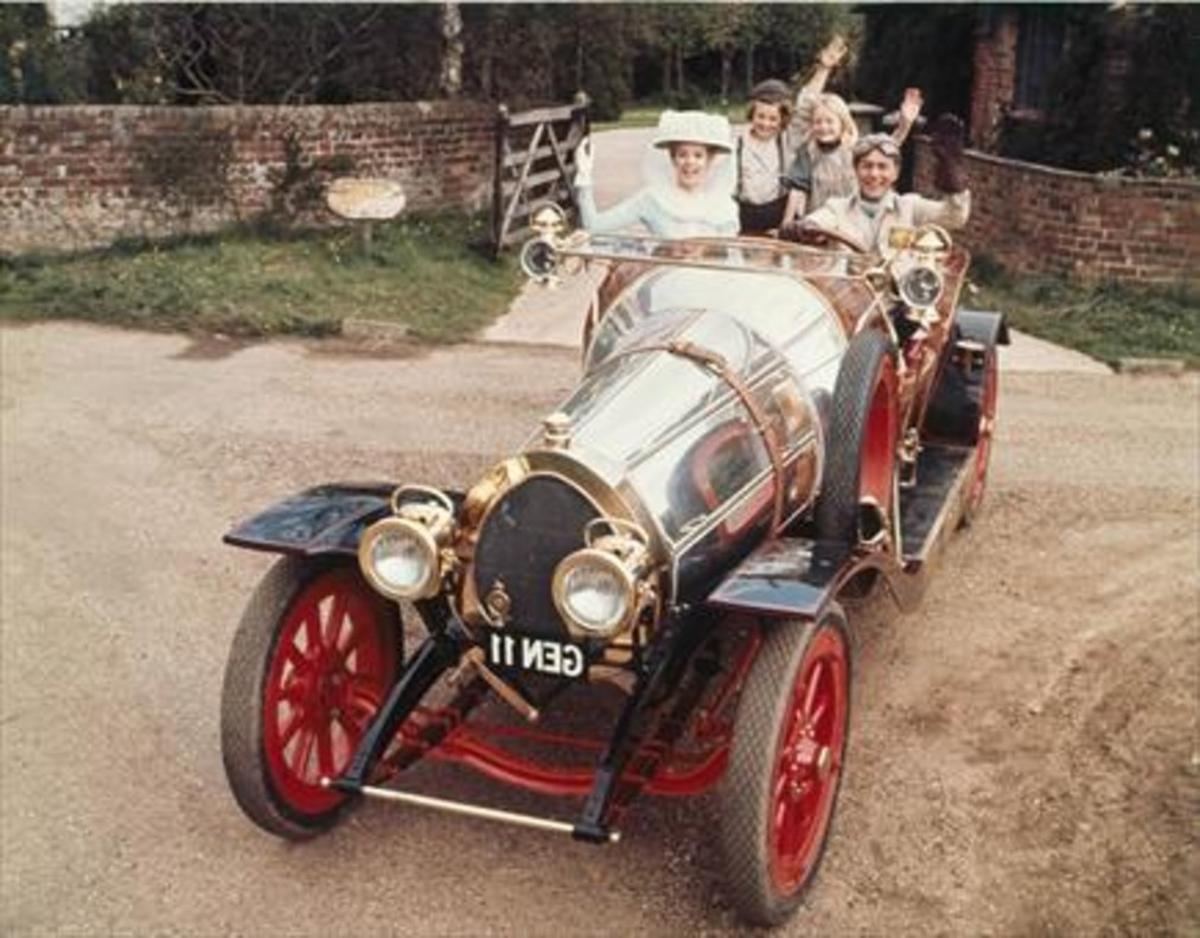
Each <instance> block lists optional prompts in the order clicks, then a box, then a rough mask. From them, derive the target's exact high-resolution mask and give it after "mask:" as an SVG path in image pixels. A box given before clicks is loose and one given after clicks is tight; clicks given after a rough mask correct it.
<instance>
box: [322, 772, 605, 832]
mask: <svg viewBox="0 0 1200 938" xmlns="http://www.w3.org/2000/svg"><path fill="white" fill-rule="evenodd" d="M321 786H322V787H323V788H333V789H336V790H338V791H344V792H347V793H351V794H357V795H366V796H367V797H368V798H379V799H381V800H383V801H399V802H401V803H402V804H410V805H415V806H417V807H419V808H432V809H433V810H434V811H445V812H447V813H448V814H462V815H466V816H467V817H474V818H482V819H483V820H485V821H503V822H504V823H506V824H514V825H516V826H517V827H531V828H533V829H534V830H540V831H551V832H553V833H556V834H570V835H571V836H572V837H574V838H575V839H576V840H587V841H590V842H592V843H610V844H615V843H616V842H617V841H619V840H620V839H621V833H620V831H604V832H603V833H602V835H601V836H600V837H597V836H596V835H595V834H594V833H593V832H592V831H590V830H586V831H585V830H583V829H581V828H579V827H578V826H577V825H575V824H570V823H568V822H566V821H554V820H551V819H550V818H543V817H536V816H534V815H532V814H518V813H516V812H514V811H501V810H499V809H498V808H485V807H482V806H481V805H474V804H467V803H466V802H463V801H448V800H447V799H445V798H431V797H429V796H428V795H415V794H413V793H412V792H407V791H397V790H396V789H394V788H380V787H379V786H377V785H355V784H353V783H348V782H346V781H344V780H342V779H337V780H331V779H328V778H322V779H321Z"/></svg>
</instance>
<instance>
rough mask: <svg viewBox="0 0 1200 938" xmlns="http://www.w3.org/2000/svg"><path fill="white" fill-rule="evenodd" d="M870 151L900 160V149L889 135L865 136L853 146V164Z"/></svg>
mask: <svg viewBox="0 0 1200 938" xmlns="http://www.w3.org/2000/svg"><path fill="white" fill-rule="evenodd" d="M872 150H878V151H879V152H880V153H882V154H883V155H884V156H886V157H888V158H889V159H893V160H896V161H899V159H900V148H899V147H898V146H896V141H895V140H893V139H892V137H891V135H890V134H867V135H866V136H865V137H860V138H859V140H858V142H857V143H856V144H854V151H853V154H854V162H855V163H857V162H858V161H859V160H860V159H862V158H863V157H864V156H866V155H867V154H868V153H870V152H871V151H872Z"/></svg>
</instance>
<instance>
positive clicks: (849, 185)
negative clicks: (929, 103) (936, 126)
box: [784, 36, 922, 224]
mask: <svg viewBox="0 0 1200 938" xmlns="http://www.w3.org/2000/svg"><path fill="white" fill-rule="evenodd" d="M846 51H847V46H846V42H845V40H843V39H842V38H841V37H840V36H835V37H834V38H833V40H832V41H831V42H830V43H829V44H828V45H827V46H825V48H824V49H822V50H821V52H820V54H819V55H818V56H817V64H816V68H815V69H814V71H813V75H812V77H811V78H810V79H809V80H808V82H807V84H805V86H804V87H803V88H801V89H800V93H799V94H798V95H797V96H796V114H795V119H794V123H793V126H794V127H796V129H797V138H798V140H799V147H798V149H797V151H796V158H795V161H794V162H793V163H792V166H791V168H790V169H789V170H788V173H787V176H786V180H785V181H786V184H787V185H788V186H789V188H790V189H791V194H790V197H789V199H788V205H787V209H786V211H785V213H784V224H787V223H788V222H790V221H792V220H793V219H795V218H798V217H800V216H803V215H806V214H809V213H811V212H814V211H816V210H817V209H818V208H820V207H821V206H822V205H824V204H825V203H826V202H827V201H828V200H829V199H831V198H834V197H841V196H849V195H852V194H853V193H854V192H855V189H856V186H857V180H856V177H855V174H854V159H853V154H854V145H855V143H857V142H858V125H857V124H855V122H854V117H853V116H852V115H851V114H850V108H849V107H848V106H847V104H846V102H845V101H844V100H843V99H842V98H841V97H840V96H839V95H836V94H831V93H829V92H826V91H825V83H826V82H827V81H828V80H829V75H830V73H831V72H832V71H833V70H834V69H835V68H836V67H837V66H838V64H839V63H840V62H841V61H842V59H843V58H844V57H845V55H846ZM921 104H922V97H921V91H920V89H918V88H908V89H906V90H905V92H904V100H903V102H902V103H901V105H900V120H899V122H898V123H897V125H896V129H895V131H893V133H892V139H893V141H894V142H895V144H896V146H897V147H899V146H900V145H901V144H902V143H903V142H904V140H905V138H906V137H907V136H908V132H909V130H910V129H911V128H912V126H913V124H914V123H915V122H916V120H917V118H918V117H919V116H920V113H921Z"/></svg>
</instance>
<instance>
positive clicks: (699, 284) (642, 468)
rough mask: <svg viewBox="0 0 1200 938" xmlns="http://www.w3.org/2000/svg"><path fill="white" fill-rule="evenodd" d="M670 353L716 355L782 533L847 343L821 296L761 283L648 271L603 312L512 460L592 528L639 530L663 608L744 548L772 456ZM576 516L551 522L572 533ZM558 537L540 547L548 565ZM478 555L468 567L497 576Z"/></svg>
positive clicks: (798, 286) (715, 376) (814, 452)
mask: <svg viewBox="0 0 1200 938" xmlns="http://www.w3.org/2000/svg"><path fill="white" fill-rule="evenodd" d="M673 343H675V344H678V343H687V344H690V346H692V347H697V348H700V349H703V350H705V351H706V352H708V353H711V354H713V355H715V356H719V358H720V359H721V360H722V361H723V362H724V363H725V364H726V365H727V366H728V371H729V372H730V373H731V374H732V375H733V376H734V380H735V381H736V382H737V383H739V384H741V385H742V386H743V388H744V390H745V391H746V392H748V393H749V395H751V396H752V398H753V400H754V401H755V402H756V404H757V409H758V410H759V412H760V413H761V414H762V415H763V416H765V418H766V420H767V422H768V424H769V425H770V427H771V429H772V430H773V434H774V437H775V439H776V440H777V441H778V442H779V446H778V449H779V456H780V457H781V464H782V467H783V476H784V492H785V494H784V514H783V519H784V520H787V519H789V518H793V517H795V516H796V515H797V514H798V513H799V512H801V511H803V510H804V508H805V507H806V506H808V505H809V504H810V503H811V502H812V500H813V498H815V495H816V491H817V487H818V484H819V480H820V469H821V464H822V451H823V438H822V428H821V426H820V421H819V420H818V419H817V416H816V414H817V407H818V405H817V403H816V402H815V400H814V397H815V396H817V397H819V396H820V395H822V394H825V393H827V391H828V389H829V388H831V387H832V384H833V381H834V379H835V378H836V373H837V367H838V363H839V361H840V358H841V355H842V352H843V350H844V348H845V337H844V333H843V332H842V329H841V326H840V324H839V323H838V321H837V318H836V315H835V313H834V312H833V310H832V309H831V308H830V307H829V305H828V303H827V302H826V301H825V300H824V299H823V298H822V297H821V295H820V294H819V293H817V292H816V291H815V290H812V289H811V288H809V287H808V286H806V285H805V284H803V283H802V282H799V281H798V280H796V279H795V278H792V277H787V276H778V277H772V276H770V275H764V274H763V273H761V272H758V273H757V274H756V275H755V276H754V277H753V279H748V278H746V277H743V276H739V275H738V274H736V273H734V274H730V273H728V272H720V271H709V270H684V269H664V270H659V271H653V272H651V273H649V274H647V275H645V276H644V277H643V278H641V279H640V280H638V281H636V282H635V283H634V284H633V285H632V286H631V287H630V289H629V290H628V291H627V292H626V295H625V296H624V297H623V298H622V299H620V300H619V301H618V302H617V303H616V304H614V305H613V307H612V308H611V309H610V311H609V313H608V315H607V316H606V318H605V320H604V322H603V324H602V325H601V328H600V329H599V331H598V332H597V335H596V339H595V342H594V343H593V344H592V347H591V349H590V350H589V354H588V359H587V366H586V371H585V374H584V376H583V378H582V380H581V382H580V384H579V386H578V387H577V388H576V390H575V392H574V393H573V394H572V395H571V396H570V397H569V398H568V399H567V400H566V401H565V402H564V403H563V404H562V405H561V406H560V407H559V408H558V410H557V411H556V412H555V413H554V414H553V415H552V417H551V418H550V419H549V421H548V423H547V428H546V429H545V430H543V431H541V432H539V433H537V434H535V435H534V436H533V437H532V438H531V439H530V440H529V441H528V442H527V444H526V446H525V447H524V450H523V453H522V457H520V458H523V459H525V460H534V461H537V462H539V463H542V464H545V463H546V462H547V461H549V462H551V463H553V465H554V467H555V468H554V469H553V470H552V472H553V475H555V476H557V477H558V479H559V482H560V483H562V484H567V485H571V486H573V487H576V488H577V489H578V490H579V493H580V495H581V497H582V498H583V500H584V501H586V502H588V503H590V504H591V505H592V506H593V507H594V508H595V509H596V511H597V513H598V514H609V515H616V516H620V517H623V518H625V519H627V520H629V521H632V522H635V523H636V524H638V525H640V526H641V527H642V528H643V529H644V530H645V531H646V532H647V534H648V535H649V537H650V540H651V546H652V552H653V555H654V557H655V559H656V561H657V562H658V564H659V565H660V568H661V569H662V570H663V572H664V574H665V582H664V583H663V584H662V589H663V592H664V595H665V597H666V598H668V599H673V598H678V597H683V596H688V595H692V594H695V593H696V592H698V591H703V590H704V589H706V588H707V585H708V584H710V583H711V581H712V580H713V578H714V577H716V576H719V574H721V573H722V572H723V571H724V570H726V569H728V567H729V566H730V565H731V564H732V563H734V562H736V560H737V559H738V557H739V556H740V555H741V554H742V553H744V552H745V551H746V550H748V549H749V548H750V547H752V546H753V545H754V544H755V543H757V542H758V540H759V539H761V537H762V536H763V534H764V533H765V531H766V529H767V528H768V527H769V526H770V524H771V521H772V514H773V508H774V497H775V469H774V465H773V462H772V458H771V453H770V451H769V449H768V444H767V442H766V441H765V439H764V435H763V433H762V432H760V429H759V428H758V427H756V425H755V423H754V421H753V420H752V419H751V416H752V415H751V414H750V412H749V408H748V407H747V404H746V403H745V402H744V401H743V400H742V398H741V396H740V395H739V393H738V392H737V391H736V390H735V388H734V387H733V386H731V383H730V381H729V380H727V378H726V377H724V376H722V375H721V374H719V373H717V371H715V370H714V369H713V368H709V367H705V365H704V364H703V363H702V362H699V361H697V360H695V359H694V358H688V357H686V356H681V355H679V354H676V353H674V352H673V351H671V348H670V346H671V345H672V344H673ZM597 489H601V490H602V491H598V490H597ZM605 502H607V503H608V504H607V506H604V505H603V503H605ZM531 504H532V501H531ZM579 504H580V505H582V502H580V503H579ZM530 510H532V508H531V509H530ZM581 511H582V509H581ZM581 511H580V512H575V513H571V512H567V513H566V514H570V515H571V518H568V517H567V516H566V515H563V516H562V518H561V521H562V523H563V524H566V525H570V526H574V525H576V524H577V523H578V522H579V520H580V519H581V518H582V517H583V515H582V513H581ZM576 514H578V515H579V517H578V518H577V517H575V515H576ZM572 519H574V520H572ZM565 536H566V532H556V533H555V535H554V537H553V538H551V540H555V544H556V546H555V547H554V550H553V552H554V553H555V554H558V553H559V552H560V551H562V550H563V549H564V548H565V544H566V541H564V544H563V545H557V540H558V539H562V538H563V537H565ZM568 539H569V538H568ZM481 546H482V543H481ZM546 547H547V549H549V548H550V544H549V541H547V543H546ZM486 553H488V554H489V556H488V557H487V558H483V557H480V558H479V559H478V564H479V565H480V566H481V567H482V566H485V565H487V566H488V573H489V575H491V576H493V577H497V576H499V575H500V574H499V572H498V571H495V570H493V569H492V568H491V566H490V564H491V562H492V558H491V556H490V554H491V553H492V552H491V551H490V550H489V551H486ZM512 560H516V558H512ZM522 562H523V561H522ZM478 588H479V589H480V591H481V593H482V592H484V591H485V590H486V589H487V587H486V586H485V585H484V584H483V583H480V584H479V586H478ZM481 598H482V596H481Z"/></svg>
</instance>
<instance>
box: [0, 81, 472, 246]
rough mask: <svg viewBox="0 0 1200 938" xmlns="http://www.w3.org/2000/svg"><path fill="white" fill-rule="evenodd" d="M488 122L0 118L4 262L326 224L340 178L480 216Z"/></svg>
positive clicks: (456, 113) (128, 113) (123, 115)
mask: <svg viewBox="0 0 1200 938" xmlns="http://www.w3.org/2000/svg"><path fill="white" fill-rule="evenodd" d="M494 119H495V111H494V109H493V108H492V107H491V106H489V105H486V104H482V103H476V102H434V103H425V102H415V103H400V104H355V105H344V106H336V107H335V106H310V107H213V108H171V107H132V106H130V107H126V106H121V107H102V106H68V107H0V251H2V252H13V253H15V252H21V251H29V250H43V251H46V250H49V251H55V250H76V249H80V248H89V247H95V246H99V245H104V244H109V243H111V242H112V241H113V240H115V239H117V238H119V237H123V236H149V237H160V236H166V235H171V234H177V233H179V232H181V231H189V230H191V231H203V230H212V229H214V228H218V227H220V226H223V225H226V224H229V223H231V222H234V221H238V220H245V219H248V218H252V217H254V216H256V215H258V214H260V213H262V212H264V211H266V210H268V209H271V208H273V207H274V208H278V207H280V206H282V205H284V204H285V203H286V204H287V205H288V206H290V207H291V208H292V209H296V208H297V207H299V208H301V209H303V207H304V205H312V206H315V210H313V211H310V212H309V213H308V215H307V216H306V217H307V218H308V220H311V221H316V222H318V223H319V222H321V221H329V220H332V219H331V217H330V216H329V215H328V213H325V212H324V210H323V209H321V208H320V204H321V203H320V198H319V195H320V190H321V187H322V185H323V184H324V183H325V182H327V181H328V179H329V178H331V177H333V176H337V175H359V176H386V177H389V178H393V179H396V180H398V181H399V182H400V183H401V184H402V185H403V186H404V189H405V192H406V194H407V197H408V206H409V209H412V210H418V211H419V210H427V209H434V208H440V207H464V208H469V209H472V210H476V209H480V208H482V207H484V206H485V205H486V204H487V203H488V201H489V200H490V198H491V175H492V164H493V159H494V150H493V146H494V145H493V141H492V134H493V128H494ZM289 140H290V141H292V153H293V157H294V159H293V160H292V168H293V171H292V173H291V174H290V177H289V174H288V171H287V170H288V165H289V161H288V141H289ZM288 178H290V180H291V185H290V186H287V185H284V181H285V179H288ZM285 196H286V197H285Z"/></svg>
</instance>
